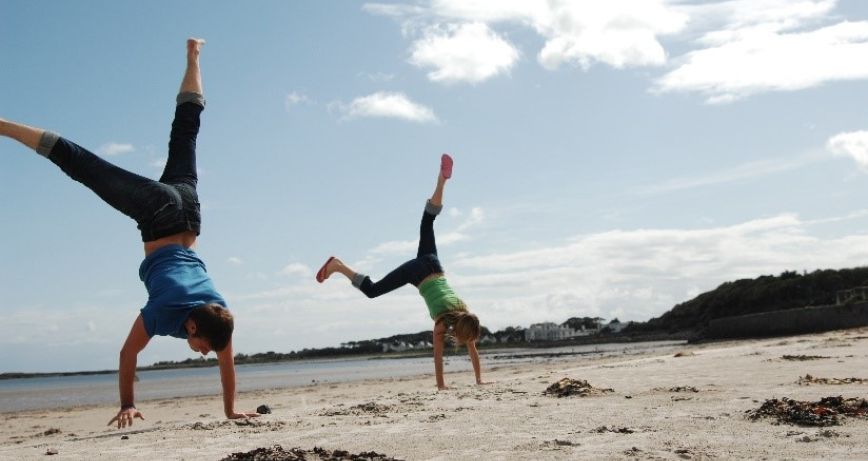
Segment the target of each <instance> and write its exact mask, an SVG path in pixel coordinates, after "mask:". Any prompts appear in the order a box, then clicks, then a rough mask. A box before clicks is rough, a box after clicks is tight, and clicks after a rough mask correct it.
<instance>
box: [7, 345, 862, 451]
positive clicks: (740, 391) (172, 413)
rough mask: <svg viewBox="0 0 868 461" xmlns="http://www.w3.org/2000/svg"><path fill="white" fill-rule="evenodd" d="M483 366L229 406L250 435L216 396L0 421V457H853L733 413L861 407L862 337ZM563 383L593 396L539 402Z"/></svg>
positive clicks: (831, 432) (852, 440)
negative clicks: (115, 422)
mask: <svg viewBox="0 0 868 461" xmlns="http://www.w3.org/2000/svg"><path fill="white" fill-rule="evenodd" d="M541 352H544V351H541ZM488 365H489V367H487V368H486V369H485V374H484V377H485V378H486V379H488V380H493V381H496V382H495V383H494V384H491V385H487V386H475V385H472V382H473V379H472V373H470V372H461V373H448V374H447V382H448V383H449V384H450V385H452V386H454V389H452V390H450V391H445V392H436V391H435V390H434V387H433V383H434V380H433V377H432V376H430V375H426V376H419V377H411V378H400V379H385V380H382V379H381V380H369V381H360V382H350V383H338V384H321V385H310V386H305V387H300V388H291V389H278V390H270V391H258V392H248V393H242V394H240V395H239V401H240V403H239V405H240V407H241V408H245V409H246V408H250V409H252V408H256V407H257V406H259V405H261V404H267V405H269V406H270V407H271V409H272V410H273V413H272V414H270V415H264V416H262V417H260V418H256V419H252V420H249V421H228V420H226V419H224V418H223V417H222V408H221V402H220V399H219V397H215V396H210V397H196V398H185V399H173V400H158V401H150V402H139V407H140V409H141V410H142V411H143V413H144V414H145V417H146V418H147V420H146V421H143V422H139V421H137V422H136V425H135V426H134V427H133V428H132V429H127V430H117V429H114V428H110V427H106V426H105V424H106V423H107V421H108V420H109V418H110V417H111V416H112V414H113V413H114V412H115V411H116V409H115V408H114V407H113V406H112V407H107V406H102V407H88V408H71V409H64V410H53V411H39V412H21V413H11V414H8V413H7V414H4V415H2V421H0V441H2V448H0V459H10V460H11V459H16V460H18V459H102V458H105V459H125V460H129V459H150V460H154V459H159V460H163V459H185V460H199V459H203V460H219V459H223V458H225V457H227V456H230V455H231V454H233V453H242V452H249V451H251V450H254V449H257V448H268V447H272V446H274V445H280V446H281V447H283V448H284V449H286V450H288V449H291V448H294V447H299V448H301V449H303V450H308V451H310V450H313V449H314V447H322V448H325V449H328V450H346V451H347V452H349V453H351V454H359V453H363V452H376V453H378V454H381V455H384V456H387V457H393V458H396V459H406V460H449V459H505V460H509V459H533V460H536V459H643V460H644V459H663V460H668V459H693V460H703V459H715V460H717V459H798V460H805V459H820V458H824V459H836V460H844V459H854V460H856V459H862V460H864V459H868V437H866V434H868V418H866V417H864V416H861V417H860V416H858V415H857V416H840V417H839V418H838V419H837V424H836V425H825V426H822V427H821V426H801V425H797V424H788V423H780V422H778V421H777V420H776V419H774V418H772V417H759V418H758V419H752V418H750V417H749V415H748V412H751V411H756V410H758V409H759V408H760V407H761V406H762V405H763V403H764V402H766V401H767V400H768V399H773V398H776V399H783V398H788V399H792V400H798V401H810V402H815V401H819V400H820V399H821V398H823V397H837V396H842V397H844V398H845V399H846V398H859V399H864V398H866V397H868V381H861V382H860V380H858V379H857V380H855V382H847V381H846V380H845V378H868V329H866V328H862V329H856V330H846V331H838V332H831V333H826V334H817V335H805V336H795V337H787V338H775V339H764V340H744V341H730V342H719V343H709V344H702V345H685V346H677V347H672V346H668V347H660V348H657V349H652V350H643V351H642V352H641V353H635V354H624V355H623V356H618V357H608V358H588V357H577V356H563V357H551V358H546V357H540V358H539V359H537V360H535V361H534V362H532V363H521V364H509V365H504V366H497V365H495V366H493V367H492V366H491V364H488ZM447 371H448V366H447ZM806 375H811V379H810V380H809V381H810V382H808V381H806V380H805V379H804V378H805V376H806ZM562 378H570V379H574V380H586V381H587V382H588V383H589V384H590V385H592V386H593V387H594V388H595V389H594V392H590V395H587V396H566V397H556V396H552V395H545V394H544V391H545V390H546V389H547V388H548V387H549V386H550V385H552V384H553V383H555V382H557V381H559V380H561V379H562ZM823 378H826V381H824V380H823ZM800 379H801V382H800ZM835 379H838V380H841V381H836V380H835ZM851 381H852V380H851ZM607 389H611V391H607ZM817 414H818V415H820V416H823V417H827V416H828V415H825V414H824V413H822V412H817ZM826 424H831V423H828V422H827V423H826ZM55 452H56V454H54V455H49V454H47V453H55ZM239 459H243V458H239ZM251 459H252V458H251ZM308 459H318V458H316V457H311V458H308Z"/></svg>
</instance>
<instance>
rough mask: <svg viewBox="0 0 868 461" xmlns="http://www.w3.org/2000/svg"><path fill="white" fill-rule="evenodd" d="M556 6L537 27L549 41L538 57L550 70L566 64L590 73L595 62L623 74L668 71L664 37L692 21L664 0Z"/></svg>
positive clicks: (591, 0) (584, 0)
mask: <svg viewBox="0 0 868 461" xmlns="http://www.w3.org/2000/svg"><path fill="white" fill-rule="evenodd" d="M550 5H551V11H550V14H549V15H546V16H543V17H544V18H545V20H544V21H542V22H538V23H537V24H536V25H535V27H536V28H537V30H538V31H539V32H540V33H541V34H542V35H543V36H544V37H546V39H547V41H546V44H545V46H543V49H542V50H541V51H540V52H539V56H538V59H539V62H540V63H541V64H542V65H543V66H544V67H546V68H547V69H556V68H557V67H558V66H560V65H561V64H564V63H572V64H577V65H579V66H581V67H582V68H584V69H587V68H588V67H590V65H591V64H592V63H593V62H595V61H597V62H602V63H605V64H608V65H610V66H612V67H615V68H619V69H620V68H624V67H636V66H660V65H663V64H665V63H666V50H665V49H664V48H663V45H662V44H661V43H660V41H659V38H658V37H659V36H662V35H671V34H675V33H677V32H679V31H681V30H682V29H683V28H684V26H685V24H686V23H687V19H688V18H687V16H686V15H685V14H683V13H681V12H679V11H677V10H675V9H674V8H672V7H671V6H669V5H667V4H666V2H664V1H663V0H639V1H636V0H615V1H613V0H609V1H606V2H599V1H594V0H581V1H566V0H564V1H553V2H550Z"/></svg>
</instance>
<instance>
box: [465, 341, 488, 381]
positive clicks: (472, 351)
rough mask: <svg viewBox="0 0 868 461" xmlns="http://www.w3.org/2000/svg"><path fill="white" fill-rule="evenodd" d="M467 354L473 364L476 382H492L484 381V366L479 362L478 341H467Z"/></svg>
mask: <svg viewBox="0 0 868 461" xmlns="http://www.w3.org/2000/svg"><path fill="white" fill-rule="evenodd" d="M467 355H469V356H470V363H472V364H473V373H474V374H475V375H476V384H490V383H487V382H484V381H482V366H481V365H480V364H479V351H477V350H476V341H470V342H468V343H467Z"/></svg>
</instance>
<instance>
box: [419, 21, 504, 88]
mask: <svg viewBox="0 0 868 461" xmlns="http://www.w3.org/2000/svg"><path fill="white" fill-rule="evenodd" d="M518 56H519V54H518V51H517V50H516V49H515V48H514V47H513V46H512V45H511V44H510V43H509V42H507V41H506V40H504V39H503V38H501V37H500V36H498V35H497V34H496V33H495V32H494V31H492V30H491V29H489V28H488V26H487V25H485V24H483V23H480V22H475V23H468V24H460V25H454V24H449V25H445V26H434V27H431V28H429V29H428V30H427V31H426V33H425V36H424V37H423V38H421V39H419V40H417V41H416V42H415V43H414V44H413V49H412V53H411V56H410V63H412V64H413V65H415V66H418V67H422V68H429V67H430V68H434V70H433V71H431V72H429V73H428V78H429V79H431V80H432V81H435V82H441V83H457V82H469V83H478V82H482V81H484V80H487V79H489V78H491V77H494V76H496V75H498V74H503V73H506V72H508V71H509V69H510V68H511V67H512V66H513V64H515V62H516V61H517V60H518Z"/></svg>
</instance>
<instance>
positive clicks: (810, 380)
mask: <svg viewBox="0 0 868 461" xmlns="http://www.w3.org/2000/svg"><path fill="white" fill-rule="evenodd" d="M864 383H868V379H865V378H815V377H813V376H811V375H805V376H804V377H802V376H799V381H798V384H799V386H810V385H811V384H864Z"/></svg>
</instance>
